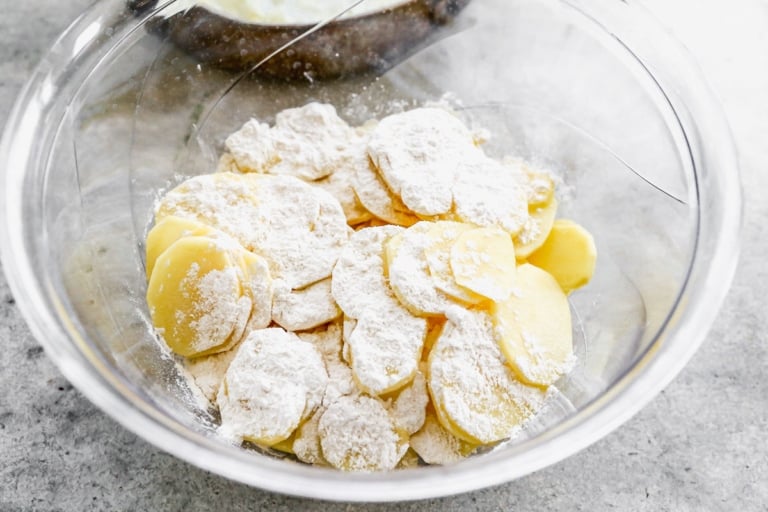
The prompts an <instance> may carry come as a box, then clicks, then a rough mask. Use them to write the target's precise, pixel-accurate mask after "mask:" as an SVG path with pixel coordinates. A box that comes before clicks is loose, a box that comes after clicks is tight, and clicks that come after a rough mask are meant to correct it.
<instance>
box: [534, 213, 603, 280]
mask: <svg viewBox="0 0 768 512" xmlns="http://www.w3.org/2000/svg"><path fill="white" fill-rule="evenodd" d="M596 261H597V249H596V248H595V240H594V239H593V238H592V235H591V234H590V233H589V231H587V230H586V229H584V228H583V227H581V226H579V225H578V224H576V223H575V222H573V221H571V220H567V219H557V220H556V221H555V223H554V225H553V226H552V230H551V231H550V232H549V236H548V237H547V239H546V241H545V242H544V245H542V246H541V247H539V248H538V249H537V250H536V251H535V252H534V253H533V254H531V255H530V256H529V257H528V262H529V263H532V264H534V265H536V266H537V267H539V268H541V269H544V270H546V271H547V272H549V273H550V274H552V276H553V277H554V278H555V280H556V281H557V282H558V283H560V287H561V288H562V289H563V291H564V292H565V293H570V292H571V291H573V290H575V289H576V288H580V287H582V286H584V285H585V284H587V283H588V282H589V280H590V279H591V278H592V274H594V273H595V263H596Z"/></svg>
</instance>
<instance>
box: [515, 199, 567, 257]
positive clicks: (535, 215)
mask: <svg viewBox="0 0 768 512" xmlns="http://www.w3.org/2000/svg"><path fill="white" fill-rule="evenodd" d="M557 205H558V203H557V199H555V198H554V197H553V198H552V200H551V201H550V202H548V203H547V204H545V205H544V206H538V207H535V208H531V209H529V211H528V214H529V218H528V222H526V224H525V226H524V227H523V229H522V231H520V233H518V234H517V236H516V237H515V255H516V256H517V259H519V260H524V259H525V258H527V257H528V256H530V255H531V253H532V252H533V251H535V250H536V249H538V248H539V247H541V246H542V245H543V244H544V241H545V240H546V239H547V236H548V235H549V231H550V230H551V229H552V225H553V224H554V223H555V215H556V214H557Z"/></svg>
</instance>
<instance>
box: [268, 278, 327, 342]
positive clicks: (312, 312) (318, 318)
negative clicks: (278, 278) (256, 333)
mask: <svg viewBox="0 0 768 512" xmlns="http://www.w3.org/2000/svg"><path fill="white" fill-rule="evenodd" d="M339 315H341V310H340V309H339V306H337V305H336V302H334V300H333V295H331V280H330V279H323V280H322V281H318V282H316V283H314V284H311V285H309V286H306V287H304V288H302V289H300V290H290V289H289V288H288V287H286V286H275V292H274V298H273V301H272V319H273V320H274V321H275V323H277V324H278V325H280V327H283V328H284V329H287V330H289V331H303V330H306V329H311V328H313V327H317V326H319V325H322V324H325V323H328V322H330V321H332V320H334V319H336V318H338V317H339Z"/></svg>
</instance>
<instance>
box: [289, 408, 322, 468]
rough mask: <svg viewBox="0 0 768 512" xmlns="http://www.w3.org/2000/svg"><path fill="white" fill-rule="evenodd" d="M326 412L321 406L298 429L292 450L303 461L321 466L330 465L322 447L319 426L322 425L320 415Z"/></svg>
mask: <svg viewBox="0 0 768 512" xmlns="http://www.w3.org/2000/svg"><path fill="white" fill-rule="evenodd" d="M324 412H325V409H324V408H322V407H321V408H319V409H318V410H317V411H315V413H314V414H313V415H312V416H311V417H310V418H309V419H308V420H307V421H305V422H304V423H302V424H301V426H299V428H298V429H297V430H296V434H295V435H294V439H293V443H292V444H291V450H292V451H293V453H294V454H295V455H296V458H297V459H299V460H300V461H301V462H306V463H307V464H316V465H319V466H327V465H328V462H326V460H325V458H324V457H323V452H322V449H321V448H320V432H319V428H318V427H319V425H320V417H321V416H322V415H323V413H324Z"/></svg>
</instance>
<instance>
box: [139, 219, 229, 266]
mask: <svg viewBox="0 0 768 512" xmlns="http://www.w3.org/2000/svg"><path fill="white" fill-rule="evenodd" d="M214 233H216V230H215V229H213V228H212V227H210V226H208V225H206V224H203V223H202V222H198V221H196V220H193V219H185V218H182V217H176V216H175V215H170V216H167V217H165V218H163V219H162V220H161V221H160V222H158V223H157V224H155V225H154V226H153V227H152V229H150V230H149V233H147V240H146V246H147V280H149V277H150V276H151V275H152V269H153V268H154V267H155V261H157V258H158V256H160V255H161V254H162V253H163V252H164V251H165V250H166V249H167V248H169V247H170V246H171V245H172V244H173V243H174V242H175V241H176V240H178V239H179V238H182V237H185V236H211V235H213V234H214Z"/></svg>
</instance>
